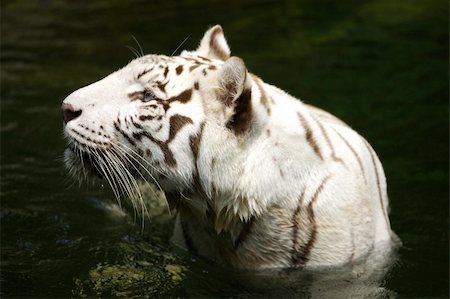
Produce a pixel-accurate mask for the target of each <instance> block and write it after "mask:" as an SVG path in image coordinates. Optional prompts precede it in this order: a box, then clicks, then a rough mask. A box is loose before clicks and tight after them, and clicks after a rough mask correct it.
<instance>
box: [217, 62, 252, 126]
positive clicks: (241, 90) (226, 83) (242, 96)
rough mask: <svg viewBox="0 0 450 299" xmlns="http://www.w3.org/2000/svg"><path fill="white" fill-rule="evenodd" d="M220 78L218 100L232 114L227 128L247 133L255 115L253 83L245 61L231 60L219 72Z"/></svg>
mask: <svg viewBox="0 0 450 299" xmlns="http://www.w3.org/2000/svg"><path fill="white" fill-rule="evenodd" d="M218 78H219V88H218V91H217V95H218V99H219V101H221V102H222V103H223V104H224V105H225V107H227V109H226V110H227V111H229V112H228V113H230V112H231V113H230V114H229V116H228V117H227V119H228V120H227V125H226V126H227V128H229V129H231V130H232V131H234V132H235V133H236V134H242V133H245V132H247V131H248V129H249V128H250V126H251V121H252V115H253V113H252V105H251V98H252V91H251V83H250V80H249V79H248V74H247V68H246V67H245V64H244V61H242V59H240V58H239V57H231V58H229V59H228V60H227V61H225V63H224V64H223V65H222V67H221V69H220V70H219V74H218Z"/></svg>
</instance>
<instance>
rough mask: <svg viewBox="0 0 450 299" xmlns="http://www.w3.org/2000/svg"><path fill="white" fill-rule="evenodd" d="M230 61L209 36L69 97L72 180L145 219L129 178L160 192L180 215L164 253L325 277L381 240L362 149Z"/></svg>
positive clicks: (216, 30)
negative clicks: (171, 246)
mask: <svg viewBox="0 0 450 299" xmlns="http://www.w3.org/2000/svg"><path fill="white" fill-rule="evenodd" d="M230 53H231V52H230V49H229V47H228V44H227V42H226V40H225V37H224V34H223V30H222V28H221V27H220V26H218V25H216V26H214V27H212V28H211V29H209V30H208V31H207V32H206V33H205V35H204V37H203V39H202V41H201V43H200V46H199V47H198V49H196V50H195V51H183V52H182V53H181V54H180V55H179V56H170V57H169V56H164V55H147V56H143V57H140V58H137V59H135V60H133V61H132V62H130V63H129V64H128V65H127V66H125V67H124V68H123V69H121V70H118V71H117V72H114V73H112V74H111V75H109V76H107V77H106V78H104V79H102V80H100V81H98V82H95V83H93V84H91V85H89V86H86V87H84V88H81V89H79V90H76V91H75V92H73V93H72V94H71V95H69V96H68V97H67V98H66V99H65V100H64V102H63V106H62V110H63V116H64V123H65V124H64V134H65V137H66V139H67V142H68V146H67V149H66V151H65V163H66V166H67V168H68V169H69V171H70V172H71V173H72V174H73V175H74V176H76V177H79V178H80V177H84V175H85V170H86V169H87V170H88V173H97V174H98V175H99V176H101V177H103V178H104V179H105V180H107V181H108V182H109V183H110V185H111V187H112V189H113V191H114V192H115V193H116V195H117V196H119V195H120V193H126V194H127V195H128V196H129V198H130V199H131V200H132V202H133V205H134V206H135V208H136V209H137V210H139V209H141V210H142V211H144V210H145V208H144V204H143V201H144V199H143V198H142V195H141V193H140V191H139V186H138V183H137V180H139V179H143V180H146V181H149V182H153V183H155V184H157V185H158V186H159V187H160V188H161V189H162V190H164V192H165V194H166V197H167V198H168V200H169V203H170V206H171V208H173V209H175V210H176V211H177V218H176V225H175V229H174V235H173V242H174V243H175V244H178V245H179V246H182V247H184V248H187V249H189V250H191V251H193V252H196V253H197V254H199V255H202V256H205V257H208V258H210V259H214V260H216V261H218V262H222V263H225V264H229V265H232V266H235V267H238V268H247V269H262V268H274V267H295V268H304V267H308V268H314V267H320V266H335V265H340V264H345V263H349V262H353V261H355V260H357V259H359V258H362V257H364V256H366V255H367V254H369V253H370V252H371V251H372V250H374V249H375V248H376V247H377V246H378V244H381V243H386V242H390V240H391V237H392V232H391V228H390V224H389V219H388V216H387V209H388V198H387V193H386V179H385V176H384V172H383V168H382V165H381V163H380V161H379V159H378V157H377V155H376V154H375V152H374V150H373V149H372V148H371V146H370V145H369V143H368V142H367V141H366V140H365V139H364V138H362V137H361V136H360V135H358V134H357V133H356V132H355V131H354V130H352V129H351V128H350V127H349V126H348V125H346V124H345V123H344V122H342V121H341V120H339V119H338V118H336V117H334V116H333V115H331V114H329V113H328V112H325V111H323V110H321V109H319V108H316V107H313V106H311V105H307V104H304V103H303V102H301V101H300V100H298V99H296V98H294V97H292V96H290V95H289V94H287V93H286V92H284V91H282V90H281V89H279V88H277V87H275V86H272V85H269V84H267V83H265V82H264V81H263V80H262V79H260V78H259V77H257V76H255V75H253V74H251V73H249V72H248V70H247V68H246V66H245V63H244V62H243V60H242V59H240V58H238V57H234V56H230ZM88 176H89V175H88Z"/></svg>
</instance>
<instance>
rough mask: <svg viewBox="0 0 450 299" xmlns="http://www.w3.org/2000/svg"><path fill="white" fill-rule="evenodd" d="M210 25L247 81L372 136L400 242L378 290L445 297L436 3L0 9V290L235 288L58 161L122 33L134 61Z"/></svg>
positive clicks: (442, 16)
mask: <svg viewBox="0 0 450 299" xmlns="http://www.w3.org/2000/svg"><path fill="white" fill-rule="evenodd" d="M214 24H221V25H222V26H223V28H224V30H225V34H226V37H227V40H228V43H229V45H230V47H231V50H232V53H233V55H237V56H240V57H242V58H243V59H244V61H245V62H246V64H247V66H248V68H249V69H250V71H251V72H253V73H255V74H257V75H258V76H260V77H262V78H263V79H264V80H265V81H266V82H268V83H271V84H274V85H277V86H279V87H280V88H282V89H284V90H286V91H288V92H289V93H291V94H293V95H294V96H297V97H299V98H301V99H302V100H303V101H305V102H307V103H311V104H313V105H316V106H319V107H322V108H324V109H326V110H328V111H330V112H332V113H333V114H335V115H337V116H339V117H340V118H342V119H343V120H345V121H346V122H347V123H349V124H350V125H351V126H352V127H353V128H355V129H356V130H357V131H358V132H360V133H361V134H362V135H363V136H365V137H366V138H367V139H368V140H369V142H370V143H371V144H372V145H373V147H374V148H375V150H376V151H377V153H378V154H379V156H380V159H381V161H382V163H383V165H384V167H385V172H386V176H387V179H388V189H389V196H390V204H391V214H390V219H391V223H392V227H393V229H394V231H395V232H396V233H397V234H398V236H399V237H400V239H401V240H402V242H403V246H402V247H401V249H400V250H399V260H398V262H397V264H396V265H395V266H394V267H393V269H392V270H391V271H390V272H389V273H388V275H386V277H385V279H384V281H383V286H384V287H386V288H387V289H389V290H391V291H393V292H394V293H395V294H397V295H398V296H399V297H447V296H448V287H449V280H448V278H449V276H448V271H449V248H448V245H449V243H448V241H449V239H448V235H449V222H448V213H449V201H448V199H449V197H448V195H449V194H448V179H449V177H448V157H449V152H448V141H449V140H448V138H449V135H448V129H449V123H448V120H449V117H448V101H449V89H448V82H449V81H448V80H449V77H448V56H449V49H448V46H449V44H448V33H449V32H448V1H441V0H427V1H426V0H411V1H406V0H404V1H396V0H368V1H360V0H344V1H331V0H300V1H256V0H255V1H237V0H228V1H209V2H203V1H198V0H189V1H144V0H132V1H117V0H114V1H111V0H108V1H106V0H104V1H68V0H63V1H43V0H41V1H23V0H22V1H20V0H19V1H2V3H1V127H0V133H1V214H0V216H1V293H0V294H1V296H2V297H70V296H77V297H78V296H119V297H121V296H127V297H130V296H140V295H148V296H197V297H203V296H204V297H215V296H225V297H234V296H239V294H242V285H239V282H238V281H237V280H233V279H232V278H230V276H227V275H228V273H227V272H226V271H223V269H220V268H217V267H215V266H214V265H211V264H209V263H208V262H207V261H197V260H196V257H194V256H190V255H189V254H185V253H178V252H176V250H175V249H173V248H171V247H170V244H169V242H168V239H169V236H170V233H171V228H170V225H171V224H170V221H169V223H167V221H166V222H164V223H165V224H161V223H160V222H158V221H157V220H153V221H150V223H149V224H148V225H146V229H145V233H144V235H142V234H141V227H140V222H139V220H137V221H136V220H135V219H134V218H133V215H132V214H131V215H129V214H127V213H126V212H120V211H116V212H111V211H110V210H111V209H112V207H113V206H114V205H113V200H112V195H111V193H110V192H109V191H108V188H92V187H86V186H81V187H78V186H72V187H70V185H71V184H70V179H69V178H67V177H66V176H65V174H64V169H63V167H62V162H61V159H60V158H61V156H62V153H63V149H64V141H63V139H62V120H61V116H60V110H59V109H60V108H59V107H60V103H61V101H62V100H63V99H64V97H65V96H67V95H68V94H69V93H70V92H72V91H73V90H75V89H77V88H79V87H81V86H83V85H86V84H88V83H91V82H93V81H96V80H98V79H100V78H102V77H104V76H106V75H107V74H109V73H111V72H112V71H114V70H116V69H118V68H119V67H122V66H123V65H125V64H126V63H127V62H128V61H130V60H131V59H132V58H133V54H132V53H131V51H130V50H129V49H127V46H132V47H135V48H138V46H137V45H136V43H135V42H134V40H133V38H132V37H131V35H134V36H135V37H136V39H137V40H138V41H139V42H140V44H141V46H142V47H143V49H144V51H145V52H146V53H158V54H167V55H170V54H171V53H172V52H173V51H174V50H175V48H177V46H178V45H179V44H180V43H181V42H182V41H183V40H184V39H185V38H186V37H187V36H188V35H190V38H189V39H188V40H187V42H186V43H185V44H184V46H183V47H182V48H186V49H193V48H196V46H197V44H198V42H199V40H200V38H201V37H202V35H203V33H204V31H205V30H206V29H207V28H208V27H209V26H212V25H214ZM163 218H164V217H163ZM155 219H159V218H158V217H156V218H155ZM180 273H181V274H180ZM115 280H117V281H121V282H124V281H125V286H124V287H117V284H115V282H114V281H115ZM244 294H245V296H256V295H259V296H261V295H262V296H264V293H263V294H257V293H254V292H252V291H247V293H245V292H244Z"/></svg>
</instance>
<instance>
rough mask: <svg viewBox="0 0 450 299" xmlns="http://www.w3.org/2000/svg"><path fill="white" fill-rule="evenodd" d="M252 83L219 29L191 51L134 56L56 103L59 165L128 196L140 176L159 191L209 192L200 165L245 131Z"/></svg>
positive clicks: (203, 168) (238, 140) (237, 141)
mask: <svg viewBox="0 0 450 299" xmlns="http://www.w3.org/2000/svg"><path fill="white" fill-rule="evenodd" d="M251 85H252V81H251V78H250V76H249V75H248V72H247V69H246V67H245V65H244V62H243V61H242V60H241V59H240V58H238V57H230V49H229V47H228V45H227V42H226V40H225V37H224V35H223V31H222V28H221V27H220V26H218V25H217V26H214V27H212V28H211V29H209V30H208V31H207V32H206V33H205V35H204V37H203V39H202V40H201V43H200V46H199V47H198V49H197V50H195V51H183V52H182V53H181V55H180V56H163V55H147V56H143V57H140V58H137V59H135V60H133V61H131V62H130V63H129V64H128V65H127V66H125V67H124V68H122V69H120V70H118V71H116V72H114V73H112V74H110V75H109V76H107V77H106V78H104V79H102V80H100V81H97V82H95V83H93V84H91V85H88V86H86V87H83V88H81V89H78V90H76V91H75V92H73V93H72V94H70V95H69V96H68V97H67V98H66V99H65V100H64V101H63V104H62V112H63V118H64V135H65V137H66V139H67V143H68V146H67V149H66V151H65V164H66V166H67V168H68V169H69V171H70V172H71V173H73V174H74V175H76V176H77V177H84V174H85V173H86V170H88V171H87V173H96V174H98V175H100V176H102V177H104V178H106V179H107V180H108V182H109V183H110V184H111V186H112V187H113V189H114V190H115V191H116V192H118V193H121V192H122V191H125V192H128V194H129V195H130V196H132V195H133V194H132V193H133V192H131V191H129V190H130V189H133V188H130V186H131V187H133V185H135V183H136V181H135V180H136V179H137V178H139V177H142V178H144V179H146V180H147V179H148V177H151V178H152V179H153V180H155V182H156V183H157V184H160V185H162V186H163V189H165V191H182V190H185V189H190V190H194V189H195V188H199V189H202V186H203V189H208V188H209V187H208V186H207V185H208V183H207V182H205V180H207V177H208V175H207V172H205V171H203V174H202V175H201V174H199V172H201V171H202V170H205V169H206V168H207V167H206V166H205V164H208V163H209V164H211V163H214V161H212V160H214V159H215V158H216V157H215V155H216V154H217V153H218V152H224V151H225V150H224V148H226V147H227V146H233V145H237V144H238V143H239V142H241V141H240V140H242V139H243V138H244V137H243V136H246V135H248V134H249V132H250V131H252V130H251V125H252V120H251V118H252V107H251ZM206 131H207V132H206ZM205 134H207V135H208V137H207V138H206V137H205V136H204V135H205ZM206 148H209V149H210V150H208V149H206ZM226 154H227V155H232V151H229V152H228V153H226ZM88 177H89V176H88ZM121 189H122V190H121ZM210 192H211V190H210V188H209V189H208V190H207V193H210Z"/></svg>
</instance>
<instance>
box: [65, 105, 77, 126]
mask: <svg viewBox="0 0 450 299" xmlns="http://www.w3.org/2000/svg"><path fill="white" fill-rule="evenodd" d="M61 109H62V114H63V119H64V123H66V124H67V123H68V122H69V121H71V120H73V119H75V118H77V117H78V116H80V115H81V110H76V109H75V108H74V107H73V106H72V105H71V104H67V103H63V104H62V106H61Z"/></svg>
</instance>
